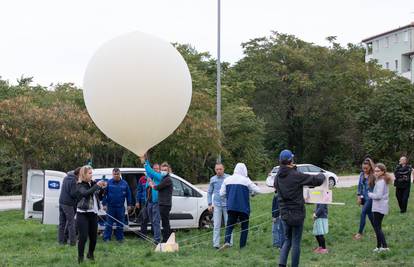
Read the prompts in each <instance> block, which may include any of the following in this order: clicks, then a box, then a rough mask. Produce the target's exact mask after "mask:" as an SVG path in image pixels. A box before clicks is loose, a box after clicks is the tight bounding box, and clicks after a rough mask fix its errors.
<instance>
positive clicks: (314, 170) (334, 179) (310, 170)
mask: <svg viewBox="0 0 414 267" xmlns="http://www.w3.org/2000/svg"><path fill="white" fill-rule="evenodd" d="M296 167H297V168H298V171H299V172H302V173H306V174H314V175H315V174H318V173H321V172H322V173H323V174H324V175H325V177H326V178H328V181H329V188H334V187H335V186H336V185H337V184H338V181H339V180H338V176H337V175H336V174H335V173H333V172H330V171H327V170H324V169H322V168H320V167H318V166H315V165H312V164H297V165H296ZM278 171H279V166H276V167H273V169H272V171H271V172H269V174H268V176H267V178H266V185H267V186H270V187H273V182H274V180H275V177H276V174H277V172H278Z"/></svg>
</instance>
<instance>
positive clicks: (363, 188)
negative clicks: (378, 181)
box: [353, 158, 375, 240]
mask: <svg viewBox="0 0 414 267" xmlns="http://www.w3.org/2000/svg"><path fill="white" fill-rule="evenodd" d="M374 168H375V164H374V162H373V161H372V160H371V159H370V158H366V159H365V160H364V161H363V162H362V172H361V173H360V175H359V182H358V193H357V202H358V205H360V206H362V209H361V218H360V221H359V230H358V233H357V234H355V235H354V237H353V239H354V240H360V239H361V238H362V236H363V233H364V228H365V223H366V217H367V216H368V219H369V221H370V222H371V225H372V227H374V223H373V217H372V211H371V209H372V199H370V198H369V197H368V192H372V190H374V185H375V177H374Z"/></svg>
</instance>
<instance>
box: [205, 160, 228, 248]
mask: <svg viewBox="0 0 414 267" xmlns="http://www.w3.org/2000/svg"><path fill="white" fill-rule="evenodd" d="M214 171H215V172H216V175H214V176H213V177H211V178H210V184H209V186H208V191H207V202H208V203H207V204H208V211H209V212H212V213H213V223H214V229H213V247H214V248H216V249H219V248H220V228H221V219H222V218H223V219H224V225H226V224H227V218H228V217H227V204H226V199H225V198H224V197H221V196H220V189H221V185H222V184H223V181H224V179H226V178H227V177H229V176H230V175H228V174H227V173H224V165H223V164H222V163H217V164H216V166H215V167H214ZM230 243H231V244H233V239H231V240H230Z"/></svg>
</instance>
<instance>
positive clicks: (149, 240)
mask: <svg viewBox="0 0 414 267" xmlns="http://www.w3.org/2000/svg"><path fill="white" fill-rule="evenodd" d="M104 212H105V215H106V216H109V217H110V218H112V219H113V220H115V221H117V222H119V223H120V224H122V225H123V226H124V227H126V228H128V229H129V230H130V231H131V232H133V233H134V234H136V235H137V236H140V237H143V238H144V240H146V241H148V242H150V243H152V244H153V245H155V246H156V245H157V242H156V241H155V240H154V239H152V238H150V237H149V236H146V235H144V234H143V233H140V232H137V231H138V230H135V231H134V230H133V229H132V228H131V227H129V225H126V224H125V223H123V222H121V221H119V220H118V219H116V218H114V217H113V216H111V215H109V214H108V213H107V212H106V211H104ZM98 216H99V218H101V219H102V220H103V221H104V222H105V224H107V225H108V226H109V224H108V223H107V222H106V220H104V219H103V218H102V217H101V216H100V215H98ZM116 227H118V226H116Z"/></svg>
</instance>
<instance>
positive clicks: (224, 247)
mask: <svg viewBox="0 0 414 267" xmlns="http://www.w3.org/2000/svg"><path fill="white" fill-rule="evenodd" d="M229 247H231V245H230V244H229V243H225V244H224V245H223V246H221V248H220V249H219V250H218V251H223V250H225V249H226V248H229Z"/></svg>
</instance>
